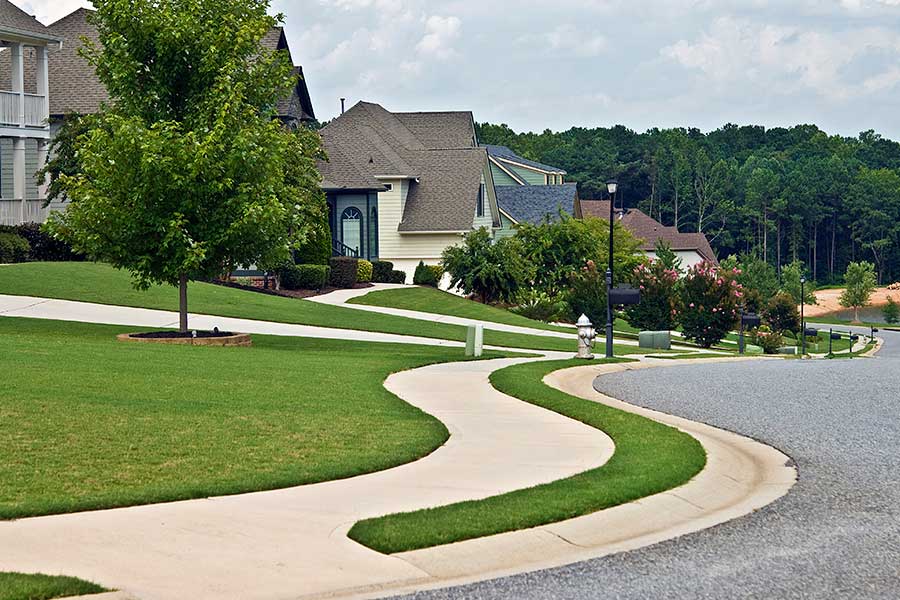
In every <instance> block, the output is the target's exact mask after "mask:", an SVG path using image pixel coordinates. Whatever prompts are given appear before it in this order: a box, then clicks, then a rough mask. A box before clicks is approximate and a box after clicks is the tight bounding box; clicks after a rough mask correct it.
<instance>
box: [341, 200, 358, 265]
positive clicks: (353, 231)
mask: <svg viewBox="0 0 900 600" xmlns="http://www.w3.org/2000/svg"><path fill="white" fill-rule="evenodd" d="M362 226H363V216H362V213H361V212H360V210H359V209H358V208H356V207H355V206H348V207H347V208H345V209H344V212H343V213H341V241H342V242H343V243H344V245H345V246H347V247H348V248H352V249H353V250H356V253H357V256H359V255H360V245H361V244H362Z"/></svg>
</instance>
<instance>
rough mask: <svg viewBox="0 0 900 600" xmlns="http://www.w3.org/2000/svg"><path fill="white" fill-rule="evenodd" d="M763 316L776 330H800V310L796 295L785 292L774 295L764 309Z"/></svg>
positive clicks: (773, 329) (781, 331) (772, 328)
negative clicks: (795, 299) (795, 298)
mask: <svg viewBox="0 0 900 600" xmlns="http://www.w3.org/2000/svg"><path fill="white" fill-rule="evenodd" d="M763 317H764V318H765V320H766V323H767V324H768V326H769V327H770V328H771V330H772V331H774V332H778V333H784V332H785V331H799V330H800V311H799V310H797V305H796V304H795V303H794V297H793V296H791V295H790V294H787V293H785V292H778V293H777V294H775V295H774V296H772V299H771V300H769V304H768V305H767V306H766V307H765V309H764V311H763Z"/></svg>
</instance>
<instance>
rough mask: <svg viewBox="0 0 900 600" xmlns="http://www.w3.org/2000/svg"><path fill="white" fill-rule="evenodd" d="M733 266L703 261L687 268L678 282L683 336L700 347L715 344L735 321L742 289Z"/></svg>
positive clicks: (732, 326) (731, 327)
mask: <svg viewBox="0 0 900 600" xmlns="http://www.w3.org/2000/svg"><path fill="white" fill-rule="evenodd" d="M735 275H737V274H736V273H734V271H733V270H731V271H729V270H726V269H719V268H717V267H716V266H715V265H713V264H712V263H710V262H707V261H704V262H702V263H699V264H697V265H694V266H693V267H691V268H690V269H688V272H687V274H686V275H685V276H684V279H682V286H681V291H682V294H681V305H682V307H683V308H682V314H681V327H682V331H683V332H684V337H685V338H687V339H689V340H693V341H695V342H697V344H698V345H700V346H702V347H703V348H710V347H712V346H713V345H715V344H718V343H719V342H721V341H722V339H723V338H724V337H725V336H726V335H727V334H728V332H729V331H731V330H732V329H733V328H734V326H735V324H736V323H737V322H738V319H739V318H738V310H737V309H738V303H739V302H740V299H741V297H742V296H743V292H742V291H741V284H739V283H738V282H737V280H736V279H735V278H734V277H735Z"/></svg>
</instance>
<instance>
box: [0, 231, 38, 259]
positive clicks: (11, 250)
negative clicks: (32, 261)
mask: <svg viewBox="0 0 900 600" xmlns="http://www.w3.org/2000/svg"><path fill="white" fill-rule="evenodd" d="M30 252H31V245H30V244H29V243H28V240H26V239H25V238H23V237H22V236H21V235H16V234H14V233H0V263H19V262H25V261H26V260H28V255H29V253H30Z"/></svg>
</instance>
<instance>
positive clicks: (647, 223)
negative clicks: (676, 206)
mask: <svg viewBox="0 0 900 600" xmlns="http://www.w3.org/2000/svg"><path fill="white" fill-rule="evenodd" d="M578 203H579V210H578V216H579V217H596V218H600V219H608V218H609V201H608V200H579V202H578ZM616 214H617V216H618V219H619V222H620V223H621V224H622V226H623V227H625V229H627V230H628V231H630V232H631V233H632V234H633V235H634V237H636V238H638V239H639V240H642V244H641V250H643V251H645V252H652V251H653V250H655V249H656V242H657V241H658V240H663V241H664V242H666V243H667V244H669V246H671V247H672V250H682V251H691V250H692V251H694V252H696V253H697V254H699V255H700V256H701V257H702V258H704V259H706V260H708V261H712V262H718V261H717V260H716V254H715V252H713V249H712V246H710V245H709V240H707V239H706V236H705V235H703V234H702V233H682V232H680V231H678V230H677V229H676V228H675V227H666V226H665V225H663V224H662V223H660V222H659V221H657V220H656V219H654V218H653V217H650V216H649V215H647V214H646V213H644V212H643V211H641V210H638V209H636V208H629V209H627V210H625V211H622V210H616Z"/></svg>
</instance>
